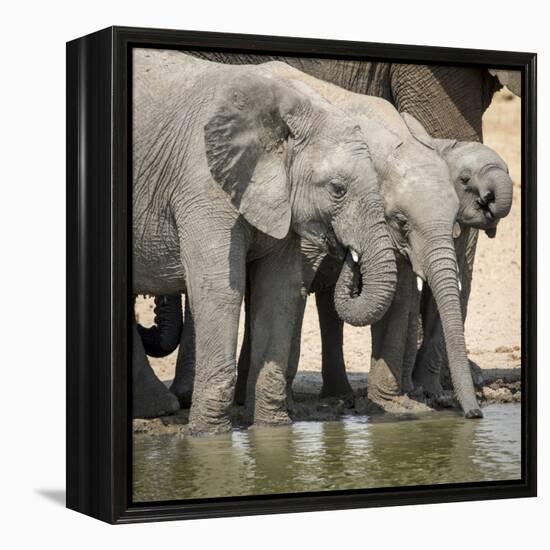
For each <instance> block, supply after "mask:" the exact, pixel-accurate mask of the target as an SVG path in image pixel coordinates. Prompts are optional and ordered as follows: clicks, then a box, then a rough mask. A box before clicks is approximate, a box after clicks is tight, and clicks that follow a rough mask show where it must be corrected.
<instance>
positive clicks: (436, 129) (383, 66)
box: [192, 52, 521, 387]
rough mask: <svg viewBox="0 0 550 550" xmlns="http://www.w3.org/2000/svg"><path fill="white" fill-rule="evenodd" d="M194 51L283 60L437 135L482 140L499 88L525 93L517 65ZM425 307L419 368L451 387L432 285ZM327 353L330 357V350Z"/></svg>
mask: <svg viewBox="0 0 550 550" xmlns="http://www.w3.org/2000/svg"><path fill="white" fill-rule="evenodd" d="M192 55H194V56H197V57H200V58H202V59H210V60H213V61H219V62H223V63H233V64H243V63H250V64H253V63H265V62H267V61H276V60H279V61H284V62H285V63H287V64H289V65H291V66H292V67H294V68H296V69H299V70H300V71H303V72H304V73H306V74H309V75H311V76H314V77H316V78H318V79H320V80H324V81H326V82H330V83H332V84H335V85H337V86H340V87H341V88H344V89H346V90H348V91H351V92H355V93H359V94H365V95H371V96H377V97H382V98H384V99H386V100H388V101H391V102H392V103H393V105H394V106H395V107H396V108H397V110H398V111H399V112H403V113H409V114H410V115H412V116H414V117H415V118H416V119H417V120H418V121H419V122H420V123H421V125H422V126H423V127H424V128H425V129H426V131H427V132H428V134H429V135H430V136H433V137H434V138H437V139H453V140H459V141H478V142H481V141H482V140H483V134H482V120H481V119H482V116H483V113H484V111H485V110H486V109H487V107H488V106H489V105H490V103H491V100H492V98H493V95H494V93H495V92H496V91H498V90H499V89H500V88H501V87H502V86H503V85H506V86H508V87H509V89H510V90H511V91H512V92H513V93H515V94H516V95H520V94H521V82H520V75H519V73H518V72H517V71H501V70H488V69H486V68H471V67H468V68H466V67H446V66H437V65H436V66H427V65H408V64H399V63H378V62H368V61H359V60H345V61H343V60H327V59H315V58H296V57H284V56H268V55H256V54H246V53H242V54H226V53H222V52H192ZM461 229H462V231H461V236H460V237H459V238H458V239H457V240H456V241H455V244H456V247H455V248H456V251H457V254H458V261H459V265H460V278H461V285H462V292H461V295H460V298H461V303H462V309H463V313H464V316H465V315H466V310H467V304H468V298H469V295H470V288H471V281H472V271H473V262H474V258H475V251H476V246H477V237H478V230H477V229H476V228H475V227H469V226H464V225H463V226H462V228H461ZM421 311H422V319H423V324H424V325H426V326H429V327H430V330H429V331H428V332H426V333H425V334H424V340H423V346H422V352H421V353H420V354H419V357H418V363H419V365H420V369H421V370H422V371H430V372H432V373H436V372H439V371H442V382H443V383H444V386H445V385H446V387H449V376H450V375H449V371H448V361H447V356H446V350H445V342H444V338H443V329H442V325H441V319H440V317H439V314H438V311H437V305H436V303H435V300H434V297H433V296H432V294H431V292H430V291H429V288H428V287H427V286H425V287H424V291H423V296H422V300H421ZM324 359H327V360H328V357H327V356H326V354H325V356H324Z"/></svg>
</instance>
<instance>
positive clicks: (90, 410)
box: [66, 27, 537, 523]
mask: <svg viewBox="0 0 550 550" xmlns="http://www.w3.org/2000/svg"><path fill="white" fill-rule="evenodd" d="M135 46H139V47H163V48H176V49H214V50H228V51H239V52H240V51H247V52H249V53H271V54H273V53H278V54H285V55H289V54H293V55H301V56H315V57H323V56H326V57H332V58H335V57H336V58H368V59H370V60H388V61H390V60H391V61H399V62H403V63H423V64H450V65H469V66H472V65H473V66H475V65H478V66H479V65H483V66H491V67H494V68H496V69H498V68H501V69H509V70H520V71H521V72H522V98H521V113H522V121H521V125H522V126H521V130H522V141H521V144H522V161H521V177H522V184H523V185H522V190H521V192H522V255H521V259H522V346H521V350H522V367H523V368H522V401H521V403H522V405H521V406H522V421H521V422H522V424H521V431H522V434H521V451H522V467H521V471H522V477H521V480H518V481H500V482H482V483H467V484H465V483H462V484H446V485H434V486H422V487H401V488H386V489H365V490H354V491H334V492H323V493H300V494H285V495H275V496H250V497H234V498H222V499H211V500H204V501H193V502H186V501H179V502H159V503H156V504H154V505H151V504H146V505H142V504H134V503H132V500H131V483H130V480H131V471H132V464H131V414H130V394H129V383H128V376H129V373H128V368H127V365H128V360H129V350H128V342H129V341H130V333H129V323H128V316H129V311H130V307H129V304H131V303H132V301H131V288H130V286H129V284H128V283H129V281H130V280H131V278H130V275H131V273H130V271H129V266H130V265H131V261H130V260H131V248H130V247H129V246H128V243H129V238H130V235H129V233H130V231H129V226H130V225H129V221H130V217H131V203H130V199H131V197H130V189H131V181H130V174H131V172H130V158H129V157H130V155H129V151H130V146H131V142H130V137H131V136H130V133H129V130H130V128H129V124H128V121H129V119H130V109H131V95H130V94H129V90H130V85H131V63H130V59H131V58H130V52H131V48H132V47H135ZM536 129H537V121H536V54H533V53H520V52H504V51H489V50H473V49H454V48H441V47H426V46H403V45H395V44H379V43H362V42H347V41H333V40H316V39H301V38H282V37H273V36H254V35H240V34H220V33H209V32H189V31H175V30H159V29H138V28H126V27H110V28H107V29H104V30H101V31H99V32H96V33H93V34H90V35H88V36H85V37H83V38H79V39H77V40H74V41H72V42H69V43H68V44H67V166H66V170H67V507H68V508H71V509H73V510H76V511H79V512H82V513H84V514H87V515H90V516H92V517H95V518H98V519H100V520H104V521H107V522H109V523H132V522H145V521H157V520H168V519H190V518H207V517H221V516H241V515H253V514H268V513H287V512H301V511H313V510H332V509H345V508H360V507H372V506H396V505H405V504H420V503H437V502H454V501H465V500H484V499H500V498H514V497H516V498H517V497H532V496H536V487H537V481H536V475H537V439H536V433H537V431H536V430H537V428H536V427H537V410H536V384H537V377H536V352H537V350H536V309H537V304H536V296H537V291H536V177H537V172H536V169H537V164H536V162H537V157H536V147H537V130H536Z"/></svg>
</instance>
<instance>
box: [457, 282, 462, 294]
mask: <svg viewBox="0 0 550 550" xmlns="http://www.w3.org/2000/svg"><path fill="white" fill-rule="evenodd" d="M458 291H459V292H462V282H461V281H460V279H458Z"/></svg>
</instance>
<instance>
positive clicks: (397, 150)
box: [237, 64, 502, 417]
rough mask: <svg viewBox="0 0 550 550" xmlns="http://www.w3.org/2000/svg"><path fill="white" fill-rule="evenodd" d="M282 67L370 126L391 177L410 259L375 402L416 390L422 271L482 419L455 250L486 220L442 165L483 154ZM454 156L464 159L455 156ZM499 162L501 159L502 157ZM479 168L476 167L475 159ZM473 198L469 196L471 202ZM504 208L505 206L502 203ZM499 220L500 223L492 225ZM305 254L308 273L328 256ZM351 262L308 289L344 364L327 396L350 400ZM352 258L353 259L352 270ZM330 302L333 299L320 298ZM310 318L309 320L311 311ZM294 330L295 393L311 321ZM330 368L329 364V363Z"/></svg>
mask: <svg viewBox="0 0 550 550" xmlns="http://www.w3.org/2000/svg"><path fill="white" fill-rule="evenodd" d="M273 67H274V70H275V69H277V70H278V72H279V74H284V75H288V76H289V77H293V78H296V79H297V80H299V81H303V82H305V83H307V85H308V86H310V87H312V88H314V89H315V90H316V91H318V92H319V93H322V94H323V95H324V96H325V97H326V98H327V99H329V100H330V101H331V103H333V104H335V105H337V106H338V107H340V108H342V109H344V110H345V111H346V112H348V113H349V114H351V115H352V116H353V117H354V118H356V119H357V120H358V121H359V122H360V124H361V127H362V128H363V131H364V133H365V136H366V140H367V143H368V145H369V149H370V150H371V152H372V155H373V160H374V164H375V167H376V169H377V171H378V173H379V174H380V175H381V181H380V186H381V187H380V189H381V194H382V197H383V199H384V204H385V215H386V219H387V221H388V225H389V227H390V228H391V231H392V237H393V240H394V243H395V246H396V248H397V249H398V250H399V252H400V253H401V254H400V258H401V260H400V261H399V263H398V266H399V277H398V289H397V292H396V296H395V299H394V301H393V303H392V305H391V307H390V309H389V310H388V312H387V313H386V315H385V316H384V317H383V319H382V320H381V321H380V322H379V323H376V324H375V325H374V326H373V359H372V368H371V374H370V378H369V397H370V398H371V400H373V401H374V402H376V403H379V404H381V405H382V406H386V405H387V404H388V402H389V401H391V400H394V399H396V398H398V397H399V396H400V395H401V394H402V393H403V392H404V391H408V390H410V389H412V381H411V371H412V366H413V361H414V355H415V352H416V322H417V317H418V300H419V292H418V290H417V289H416V281H415V277H414V276H413V270H414V272H415V273H416V274H417V275H418V276H419V277H421V278H422V279H427V280H428V281H429V283H430V285H431V287H432V288H433V289H434V295H435V296H436V299H437V300H438V302H439V306H440V308H441V311H442V317H443V320H444V323H443V324H444V328H445V333H446V339H447V342H448V353H449V357H450V358H451V373H452V378H453V385H454V388H455V391H456V394H457V396H458V399H459V402H460V404H461V406H462V408H463V410H464V412H465V414H466V416H468V417H478V416H480V415H481V412H480V411H479V408H478V405H477V401H476V398H475V392H474V388H473V384H472V380H471V376H470V371H469V365H468V361H467V357H466V349H465V344H464V331H463V326H462V316H461V307H460V300H459V289H458V282H457V275H458V268H457V262H456V257H455V252H454V246H453V231H455V232H456V230H457V229H456V228H458V224H457V223H456V220H457V217H458V216H459V215H462V216H466V215H467V216H469V217H470V218H472V219H473V218H476V219H477V218H479V215H478V212H477V211H475V209H474V208H473V207H472V205H471V204H470V203H471V200H470V199H471V197H470V194H471V195H472V196H473V193H470V192H469V191H468V193H465V191H464V189H462V188H461V189H460V192H461V196H462V201H463V202H462V205H461V208H460V209H459V201H458V197H457V194H456V192H455V190H454V188H453V185H452V182H451V173H450V171H449V169H448V167H447V163H446V162H445V161H444V160H443V158H442V152H443V148H445V152H446V153H447V154H448V155H449V156H450V157H451V156H452V155H454V153H453V154H451V151H453V152H456V151H458V150H461V151H462V152H461V154H459V155H458V158H460V159H461V160H463V159H468V156H469V155H472V154H473V153H471V152H470V149H471V147H470V146H469V145H468V146H466V145H462V144H456V143H451V142H445V143H443V142H441V148H438V147H437V144H436V142H435V141H434V140H432V139H431V138H430V137H429V136H428V135H427V134H426V132H425V131H424V130H423V129H422V127H421V126H420V125H419V123H418V122H417V121H416V120H414V119H413V118H412V117H409V116H407V115H404V119H405V120H403V119H402V118H401V117H400V116H399V115H398V114H397V111H395V109H394V108H393V107H391V105H390V104H389V103H387V102H386V101H383V100H380V99H378V98H370V97H364V96H359V95H356V94H350V93H349V92H346V91H344V90H341V89H339V88H337V87H335V86H332V85H329V84H326V83H324V82H321V81H319V80H316V79H313V78H311V77H309V76H307V75H304V74H303V73H299V72H298V71H296V70H294V69H292V68H290V67H288V66H285V65H283V64H274V65H273ZM473 145H474V149H475V150H476V151H477V154H476V155H474V156H475V157H476V158H477V156H483V153H485V154H490V153H492V152H491V151H490V150H487V148H485V147H483V146H482V145H480V144H473ZM480 151H483V153H480ZM452 158H453V159H454V156H452ZM491 158H492V159H493V160H494V161H495V162H496V160H497V158H496V157H495V156H494V154H493V156H492V157H491ZM469 162H470V163H471V160H470V161H469ZM457 165H458V162H457ZM467 166H470V165H469V164H468V165H467ZM464 170H465V166H464V165H460V173H461V174H464ZM462 187H464V183H462ZM466 195H467V196H468V199H466V198H465V197H466ZM472 200H475V199H472ZM475 204H478V203H475ZM478 206H479V205H478ZM499 209H502V205H501V204H500V203H499ZM459 210H460V213H459ZM489 211H490V208H489ZM484 219H485V217H484V218H483V219H481V218H480V219H479V220H478V221H479V223H480V224H481V223H483V220H484ZM493 223H494V222H493V221H491V227H492V224H493ZM302 252H303V255H304V259H305V269H304V271H306V272H307V271H308V269H309V267H308V266H309V264H310V263H311V261H312V260H315V259H316V258H318V251H316V250H315V249H312V248H311V247H309V246H308V243H307V242H303V243H302ZM341 261H342V260H341V259H338V258H337V257H334V256H333V257H331V256H326V257H325V258H324V260H323V262H322V263H321V266H320V268H319V269H318V271H317V276H316V278H315V281H314V282H313V283H312V286H311V287H306V288H307V290H314V291H316V292H317V299H318V305H319V309H320V321H321V328H322V331H323V334H324V336H326V335H327V333H329V335H330V338H331V344H332V346H331V353H333V354H334V355H333V359H336V360H337V363H338V364H339V365H340V366H341V368H334V364H332V365H330V368H324V369H323V377H324V390H323V391H324V393H325V394H328V393H329V391H331V392H336V391H338V390H339V389H340V390H341V393H347V392H348V391H350V388H349V383H348V382H347V378H346V375H345V369H344V366H343V365H344V364H343V357H341V354H342V341H341V334H342V322H341V321H340V320H339V319H338V316H337V312H338V313H340V314H341V311H342V306H341V304H340V296H339V293H338V292H337V291H336V292H334V282H335V280H336V278H337V276H338V273H339V272H340V265H341ZM349 261H350V259H349V257H347V258H346V263H347V262H349ZM320 296H324V297H326V299H324V300H319V297H320ZM247 303H248V304H250V303H252V304H253V303H254V298H253V297H251V298H250V299H249V300H247ZM323 308H324V309H323ZM344 310H345V308H344ZM300 313H303V304H302V308H301V310H300ZM348 317H349V315H348ZM352 317H353V316H352ZM247 318H248V315H247ZM327 319H328V320H329V323H331V324H329V325H328V326H326V325H324V324H323V323H326V322H327ZM294 325H295V328H296V330H295V335H294V346H293V351H292V352H291V363H292V365H291V367H289V387H290V386H291V382H292V378H293V374H294V372H295V370H296V368H297V360H298V357H299V335H300V331H299V328H300V326H301V317H300V318H298V319H297V320H296V321H295V323H294ZM256 330H257V328H256V327H253V326H251V325H250V324H249V323H247V324H246V334H245V342H244V346H243V350H242V352H241V358H240V361H239V380H238V383H237V401H241V400H243V399H244V388H245V384H246V366H247V364H248V362H249V361H250V357H249V354H250V345H251V344H250V342H251V341H252V342H253V341H254V337H255V336H254V334H255V331H256ZM332 330H333V332H331V331H332ZM334 334H336V335H339V337H340V341H339V343H338V346H339V347H338V349H337V350H335V349H334V348H335V347H336V346H335V345H334V344H335V342H334ZM323 366H324V367H328V366H327V365H326V363H324V365H323Z"/></svg>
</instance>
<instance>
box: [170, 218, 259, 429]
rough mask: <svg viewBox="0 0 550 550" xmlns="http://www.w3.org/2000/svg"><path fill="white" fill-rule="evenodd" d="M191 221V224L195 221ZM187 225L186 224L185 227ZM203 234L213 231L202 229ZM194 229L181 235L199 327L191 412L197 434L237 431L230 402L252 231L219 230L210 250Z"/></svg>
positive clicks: (192, 302) (192, 307)
mask: <svg viewBox="0 0 550 550" xmlns="http://www.w3.org/2000/svg"><path fill="white" fill-rule="evenodd" d="M189 225H190V224H189ZM185 229H187V227H186V226H183V227H182V229H181V231H182V233H183V231H184V230H185ZM202 229H203V231H202V235H208V234H209V231H208V229H207V228H202ZM196 231H197V229H196V227H195V228H194V233H193V235H190V236H189V237H190V238H189V239H184V238H180V241H181V243H182V245H181V248H182V258H183V259H184V271H185V273H186V283H187V297H188V298H189V306H190V309H191V315H192V317H193V321H194V328H195V331H194V333H195V356H196V360H195V379H194V384H193V395H192V404H191V409H190V412H189V432H190V433H191V434H192V435H203V434H214V433H221V432H226V431H229V430H231V421H230V415H229V412H230V407H231V404H232V403H233V395H234V391H235V371H236V361H235V355H236V352H237V335H238V329H239V316H240V310H241V303H242V299H243V295H244V286H245V279H246V254H247V250H248V246H249V235H248V234H245V233H244V231H243V232H242V233H241V232H239V231H236V230H235V229H234V228H233V230H231V231H227V232H223V233H222V231H218V234H217V235H216V237H215V238H214V237H212V238H211V240H210V241H209V242H208V254H204V255H203V254H201V253H199V252H198V251H195V250H193V245H192V244H191V243H193V244H194V245H195V246H196V242H197V241H199V242H200V241H201V240H202V241H204V236H201V237H200V238H199V237H197V234H199V235H200V234H201V233H200V232H198V233H195V232H196Z"/></svg>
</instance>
